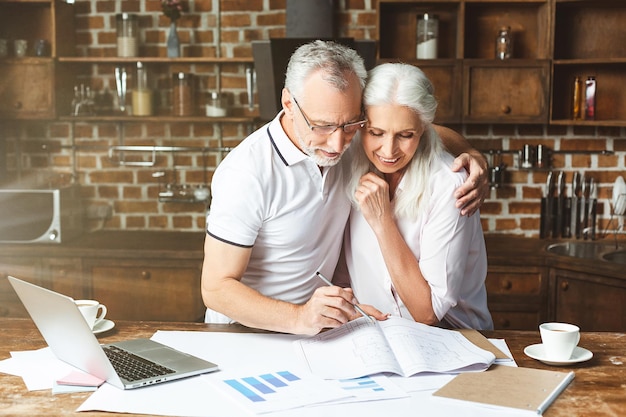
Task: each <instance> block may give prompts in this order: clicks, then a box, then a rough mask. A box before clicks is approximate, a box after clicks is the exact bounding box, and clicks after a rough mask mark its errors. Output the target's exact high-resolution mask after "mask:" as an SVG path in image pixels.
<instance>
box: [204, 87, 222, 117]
mask: <svg viewBox="0 0 626 417" xmlns="http://www.w3.org/2000/svg"><path fill="white" fill-rule="evenodd" d="M226 113H227V111H226V105H225V103H224V99H223V97H222V96H221V95H220V93H218V92H217V91H212V92H211V96H210V98H209V101H208V102H207V105H206V115H207V116H209V117H225V116H226Z"/></svg>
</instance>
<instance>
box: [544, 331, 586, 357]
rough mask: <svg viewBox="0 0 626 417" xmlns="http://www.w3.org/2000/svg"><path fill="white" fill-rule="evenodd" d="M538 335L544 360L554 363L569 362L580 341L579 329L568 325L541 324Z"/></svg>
mask: <svg viewBox="0 0 626 417" xmlns="http://www.w3.org/2000/svg"><path fill="white" fill-rule="evenodd" d="M539 333H540V334H541V342H542V343H543V349H544V352H545V355H546V358H547V359H550V360H554V361H566V360H569V359H570V358H571V357H572V353H573V352H574V349H575V348H576V346H577V345H578V342H579V341H580V329H579V328H578V326H575V325H573V324H568V323H543V324H541V325H540V326H539Z"/></svg>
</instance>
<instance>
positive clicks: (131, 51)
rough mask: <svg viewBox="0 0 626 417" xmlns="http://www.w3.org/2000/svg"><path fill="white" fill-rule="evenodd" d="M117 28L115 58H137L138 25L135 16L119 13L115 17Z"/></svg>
mask: <svg viewBox="0 0 626 417" xmlns="http://www.w3.org/2000/svg"><path fill="white" fill-rule="evenodd" d="M115 20H116V26H117V56H122V57H134V56H139V23H138V20H137V15H134V14H130V13H120V14H117V15H115Z"/></svg>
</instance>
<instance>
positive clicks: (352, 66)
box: [285, 40, 367, 96]
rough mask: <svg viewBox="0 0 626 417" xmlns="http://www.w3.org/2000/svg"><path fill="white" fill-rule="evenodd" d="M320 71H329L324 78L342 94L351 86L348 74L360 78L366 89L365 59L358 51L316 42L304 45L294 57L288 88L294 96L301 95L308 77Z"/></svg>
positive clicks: (297, 50) (290, 62)
mask: <svg viewBox="0 0 626 417" xmlns="http://www.w3.org/2000/svg"><path fill="white" fill-rule="evenodd" d="M318 69H323V70H324V71H325V72H326V74H327V76H326V77H325V78H324V79H325V80H326V81H327V82H329V83H330V84H331V85H333V86H334V87H336V88H337V89H338V90H339V91H343V90H345V89H346V88H347V87H348V80H347V79H346V73H352V74H354V75H356V76H357V77H358V79H359V83H360V85H361V89H363V88H364V87H365V79H366V78H367V71H366V70H365V64H364V63H363V58H361V57H360V56H359V54H358V53H357V52H356V51H355V50H353V49H351V48H348V47H347V46H344V45H341V44H338V43H336V42H332V41H321V40H316V41H313V42H310V43H307V44H304V45H302V46H300V47H299V48H298V49H296V51H295V52H294V53H293V55H291V58H290V59H289V64H288V65H287V73H286V75H285V88H287V90H289V91H290V92H291V93H292V94H293V95H296V96H300V93H301V92H302V86H303V85H304V82H305V81H306V79H307V77H309V75H310V74H311V73H312V72H313V71H315V70H318Z"/></svg>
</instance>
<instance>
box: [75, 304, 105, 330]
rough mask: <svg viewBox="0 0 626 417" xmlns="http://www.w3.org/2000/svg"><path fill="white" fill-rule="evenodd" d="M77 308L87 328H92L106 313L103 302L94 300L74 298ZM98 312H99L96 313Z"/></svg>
mask: <svg viewBox="0 0 626 417" xmlns="http://www.w3.org/2000/svg"><path fill="white" fill-rule="evenodd" d="M74 302H75V303H76V305H77V306H78V309H79V310H80V312H81V313H82V315H83V317H84V318H85V321H86V322H87V324H88V325H89V328H90V329H92V330H93V328H94V327H95V326H97V325H98V324H99V323H100V322H102V320H104V316H106V314H107V308H106V306H105V305H104V304H100V303H99V302H98V301H96V300H75V301H74ZM98 312H100V314H98Z"/></svg>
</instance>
